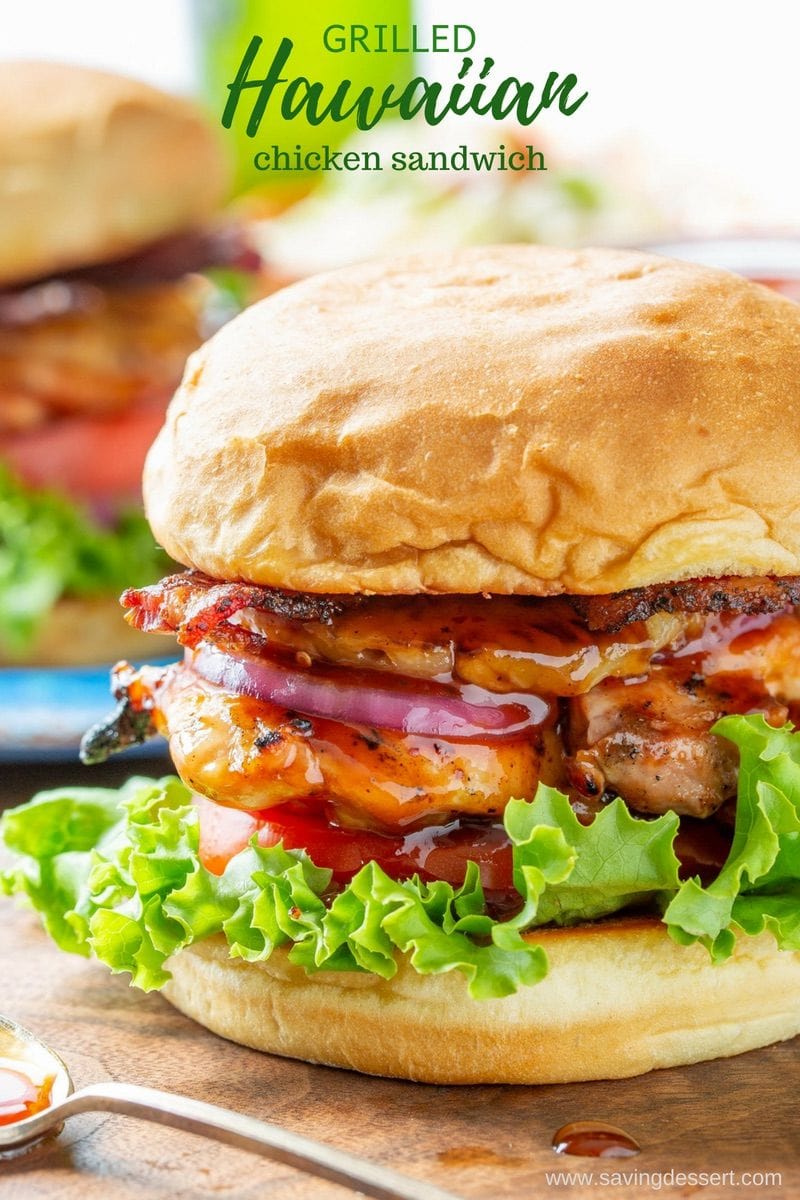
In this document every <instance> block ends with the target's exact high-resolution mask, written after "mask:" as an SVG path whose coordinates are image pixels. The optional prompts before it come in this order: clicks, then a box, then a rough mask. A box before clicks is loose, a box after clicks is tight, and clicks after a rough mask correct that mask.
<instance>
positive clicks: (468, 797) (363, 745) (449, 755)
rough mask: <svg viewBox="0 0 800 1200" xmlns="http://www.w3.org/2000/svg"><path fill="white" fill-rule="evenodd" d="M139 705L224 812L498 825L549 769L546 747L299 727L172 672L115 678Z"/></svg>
mask: <svg viewBox="0 0 800 1200" xmlns="http://www.w3.org/2000/svg"><path fill="white" fill-rule="evenodd" d="M118 679H120V680H122V681H123V689H124V690H126V692H127V694H128V695H130V696H132V697H133V703H134V706H135V707H136V708H138V709H140V710H143V711H144V712H146V713H148V714H151V716H152V720H153V721H154V723H155V728H156V729H157V730H158V731H159V732H162V733H164V734H165V735H166V736H167V737H168V738H169V742H170V752H171V754H172V757H173V760H174V762H175V766H176V767H177V769H178V772H179V773H180V775H181V778H182V779H183V780H184V782H185V783H186V784H188V786H189V787H191V788H193V789H194V790H195V791H197V792H200V793H201V794H202V795H204V796H207V797H209V799H211V800H214V801H216V802H217V803H219V804H226V805H229V806H230V807H234V808H242V809H266V808H271V807H273V806H274V805H277V804H285V803H286V802H287V801H290V800H301V801H308V802H309V803H311V804H312V805H324V806H325V807H326V809H328V810H329V811H331V812H332V813H334V814H335V817H336V820H337V821H338V822H339V823H341V824H354V825H359V826H367V827H370V828H374V829H396V828H403V827H407V826H409V825H415V824H420V823H421V824H431V823H434V824H437V823H442V821H443V820H444V819H446V818H447V817H448V816H449V814H451V813H459V814H462V815H469V816H494V817H495V818H499V816H500V814H501V813H502V810H503V808H504V807H505V805H506V803H507V801H508V800H509V799H510V798H511V797H512V796H519V795H532V794H533V792H535V790H536V786H537V783H538V781H539V777H540V771H541V769H542V767H543V766H544V767H545V768H547V766H548V758H547V751H548V747H547V746H546V743H545V740H544V738H541V737H540V738H539V739H536V740H532V739H518V740H516V741H511V742H503V743H498V744H495V745H492V746H488V745H480V744H476V743H472V742H461V743H457V742H452V741H448V740H447V739H444V738H426V737H419V736H415V735H412V734H402V733H397V732H394V731H392V730H385V729H383V730H377V729H367V728H362V727H358V726H353V725H345V724H342V723H341V722H338V721H329V720H326V719H323V718H319V717H305V716H302V715H300V714H298V713H293V712H287V710H286V709H282V708H278V707H276V706H275V705H273V704H269V703H266V702H264V701H261V700H254V699H252V698H250V697H247V696H238V695H235V694H232V693H230V692H227V691H225V689H224V688H221V687H218V686H216V685H215V684H212V683H209V682H208V681H207V680H205V679H202V678H201V677H200V676H199V675H197V674H196V672H194V671H193V670H192V669H191V668H190V667H188V666H186V665H184V664H180V663H179V664H176V665H175V666H173V667H169V668H166V669H165V670H164V671H162V672H161V674H160V675H159V676H156V675H154V674H153V670H152V668H144V670H143V671H142V672H138V673H137V672H133V673H131V670H130V668H127V667H124V668H121V669H120V668H118Z"/></svg>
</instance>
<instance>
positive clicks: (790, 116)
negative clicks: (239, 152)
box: [0, 0, 800, 226]
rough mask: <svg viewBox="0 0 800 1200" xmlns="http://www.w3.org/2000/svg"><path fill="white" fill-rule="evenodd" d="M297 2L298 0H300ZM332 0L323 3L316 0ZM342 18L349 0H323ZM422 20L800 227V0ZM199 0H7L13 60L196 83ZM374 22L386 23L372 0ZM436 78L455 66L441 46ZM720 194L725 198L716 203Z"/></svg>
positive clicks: (467, 13) (579, 146)
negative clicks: (560, 75)
mask: <svg viewBox="0 0 800 1200" xmlns="http://www.w3.org/2000/svg"><path fill="white" fill-rule="evenodd" d="M298 2H299V0H298ZM312 2H313V3H315V4H319V3H322V2H323V0H312ZM325 3H327V4H328V5H329V7H330V10H331V13H332V19H335V10H336V0H325ZM418 8H419V16H418V21H419V23H420V24H423V25H424V24H425V23H429V22H430V21H432V20H435V21H437V22H442V23H446V22H453V21H458V22H462V23H468V24H471V25H473V26H474V27H475V29H476V31H477V33H478V45H477V47H476V51H481V52H483V53H487V54H488V53H490V54H492V56H493V57H495V58H496V60H497V64H498V66H497V68H496V72H495V76H496V77H497V78H498V79H499V78H501V77H502V75H505V74H508V73H514V74H517V75H518V76H520V77H522V78H527V79H533V80H534V81H536V80H542V79H543V78H544V77H545V75H546V73H547V72H548V71H549V70H558V71H560V72H567V71H574V72H575V73H576V74H577V75H578V76H579V78H580V81H581V83H582V84H583V85H584V87H586V88H588V89H589V91H590V97H589V100H587V101H586V103H585V104H584V105H583V107H582V108H581V109H580V111H579V112H578V113H576V114H575V116H573V117H571V118H569V119H564V118H563V117H562V118H559V119H558V120H557V123H556V122H553V121H551V122H550V123H549V125H548V127H547V128H548V129H549V133H550V136H551V137H552V138H555V139H557V140H558V144H559V146H562V145H563V146H564V147H566V148H567V149H570V148H571V149H572V150H573V152H575V153H577V154H579V155H587V156H588V155H591V156H592V157H595V156H596V155H597V154H598V153H602V152H605V148H606V147H608V146H609V145H611V146H615V145H617V146H618V145H619V144H620V143H622V144H625V145H631V144H635V145H636V146H637V147H639V148H640V152H641V155H642V162H643V166H642V169H643V171H644V172H645V173H646V174H649V176H650V182H651V183H652V179H653V177H656V178H657V179H658V180H659V181H660V182H661V183H662V184H663V186H664V187H667V188H668V187H669V186H670V185H672V186H673V187H674V188H676V189H677V188H684V187H686V186H689V187H694V190H695V193H696V200H695V202H696V203H697V204H702V198H703V192H704V191H705V190H706V189H707V190H708V192H709V194H710V195H711V196H713V197H715V198H716V199H715V200H714V202H718V198H719V197H721V196H722V195H723V194H724V192H725V191H726V190H730V191H731V192H732V193H733V192H735V193H737V194H741V195H742V196H749V197H750V198H751V212H754V213H755V214H756V216H757V217H760V218H761V219H762V220H763V221H764V223H765V224H768V223H771V224H779V223H784V224H794V225H795V226H800V166H799V165H798V163H799V161H800V160H799V159H798V154H797V149H796V147H797V142H798V137H797V125H798V116H800V100H798V95H797V79H798V56H799V55H800V4H798V3H797V2H796V0H548V2H546V3H545V2H544V0H491V3H488V2H487V0H457V2H456V0H420V3H419V5H418ZM191 9H192V0H135V3H134V2H133V0H132V2H131V3H126V2H123V0H26V2H25V3H13V4H12V3H8V2H6V3H3V4H2V5H1V6H0V57H32V56H36V57H55V58H62V59H69V60H73V61H78V62H86V63H90V64H94V65H106V66H110V67H113V68H117V69H120V70H124V71H127V72H128V73H130V74H137V75H141V76H142V77H144V78H147V79H149V80H151V81H153V82H155V83H159V84H161V85H163V86H167V87H172V88H175V89H177V90H190V89H191V87H192V85H193V56H192V47H191V16H192V12H191ZM364 10H365V15H364V20H365V21H369V18H370V13H372V14H375V17H374V19H380V17H379V12H380V6H379V3H378V2H377V0H365V3H364ZM421 66H422V69H423V71H424V73H425V74H426V75H434V74H436V72H437V71H448V70H449V71H450V72H452V60H450V59H449V58H448V56H445V55H441V56H430V60H429V61H425V62H424V63H422V64H421ZM709 202H711V201H709Z"/></svg>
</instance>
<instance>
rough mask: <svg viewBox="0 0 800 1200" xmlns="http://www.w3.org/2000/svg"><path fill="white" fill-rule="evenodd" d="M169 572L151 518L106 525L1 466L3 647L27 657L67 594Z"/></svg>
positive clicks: (110, 591) (100, 590) (112, 592)
mask: <svg viewBox="0 0 800 1200" xmlns="http://www.w3.org/2000/svg"><path fill="white" fill-rule="evenodd" d="M168 568H169V559H168V558H167V556H166V555H165V554H164V552H163V551H162V550H160V549H159V548H158V547H157V546H156V544H155V542H154V541H153V535H152V533H151V532H150V529H149V527H148V525H147V522H146V520H145V517H144V514H143V513H142V512H140V511H138V510H137V509H133V508H130V509H128V510H126V511H123V512H120V514H119V515H118V517H117V519H116V522H115V524H114V526H113V528H109V529H107V528H104V527H103V526H101V525H100V524H98V523H97V522H96V521H95V520H94V518H93V517H92V516H91V514H90V513H89V512H87V511H85V510H83V509H82V508H81V507H80V506H79V505H78V504H76V503H75V502H73V501H72V500H69V499H67V497H65V496H62V495H59V494H58V493H57V492H54V491H48V490H43V489H36V488H28V487H26V486H25V485H24V484H23V483H21V482H20V481H19V480H17V479H16V478H14V476H13V475H11V474H10V473H9V472H8V470H7V469H6V468H5V467H3V466H2V465H0V650H2V651H3V652H4V654H5V656H7V657H12V658H14V657H17V656H19V657H24V654H25V651H26V650H27V649H28V647H29V646H30V645H31V643H32V642H33V641H34V639H35V637H36V634H37V632H38V631H39V629H40V628H41V626H42V624H43V623H44V621H45V620H46V618H47V616H48V614H49V612H50V610H51V609H52V607H53V605H54V604H56V603H57V601H58V600H60V599H61V597H62V596H78V597H92V596H117V595H118V594H119V593H120V592H121V591H122V590H123V588H125V587H130V586H136V585H138V584H144V583H150V582H152V581H153V580H155V579H158V578H159V577H160V576H161V575H163V574H164V572H165V570H167V569H168Z"/></svg>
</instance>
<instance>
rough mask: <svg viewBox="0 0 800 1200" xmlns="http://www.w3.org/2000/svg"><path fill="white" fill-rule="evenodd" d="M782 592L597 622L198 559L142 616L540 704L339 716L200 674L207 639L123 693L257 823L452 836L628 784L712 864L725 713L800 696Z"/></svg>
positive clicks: (334, 666) (150, 622) (262, 648)
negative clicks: (719, 725)
mask: <svg viewBox="0 0 800 1200" xmlns="http://www.w3.org/2000/svg"><path fill="white" fill-rule="evenodd" d="M767 583H769V581H767ZM676 586H677V585H676ZM781 594H782V593H781V592H780V590H776V589H775V588H774V587H771V586H770V587H767V586H766V584H765V587H764V589H763V595H764V596H766V597H767V599H766V600H765V601H764V604H763V605H762V608H761V610H759V605H758V603H757V602H756V601H754V600H753V596H757V595H758V589H757V588H756V589H755V590H754V587H753V586H752V585H751V586H750V587H749V590H748V592H747V596H748V597H750V598H749V599H748V600H747V603H746V604H739V608H740V609H742V608H745V610H746V611H733V610H730V611H711V612H706V613H703V612H696V611H693V610H692V606H691V604H690V605H689V606H688V607H689V611H681V608H680V605H679V604H676V603H674V602H673V601H674V597H673V600H671V601H670V605H671V606H672V607H673V609H674V610H675V611H669V612H665V611H658V610H656V611H651V612H649V614H648V615H647V616H646V617H645V619H642V620H627V621H625V622H623V624H622V626H621V627H620V628H619V629H617V630H615V631H610V632H595V631H592V630H590V629H589V628H588V621H587V619H586V617H585V615H584V614H583V613H582V612H581V610H580V605H577V604H574V603H573V602H572V601H571V600H570V599H569V598H565V597H561V598H554V599H529V598H521V597H493V598H484V597H481V596H467V597H460V596H447V597H445V596H442V597H421V596H415V597H394V598H388V597H376V598H368V599H361V598H349V597H328V598H325V597H299V596H297V595H292V594H291V593H280V592H278V591H276V590H275V589H269V588H266V589H265V588H257V587H255V586H254V585H237V584H233V585H222V584H217V583H216V582H215V581H212V580H207V579H205V578H204V577H202V576H198V575H194V574H192V573H189V574H187V575H184V576H176V577H173V578H172V579H171V580H166V581H164V582H163V583H162V584H161V585H157V587H156V588H150V589H143V590H141V591H137V592H131V593H129V594H128V595H127V597H126V602H127V603H128V604H129V605H130V608H131V613H132V620H133V623H134V624H137V625H138V626H140V627H146V628H149V629H152V630H161V631H163V632H176V633H177V634H178V637H179V639H180V640H182V641H183V642H184V643H185V644H186V645H187V646H188V647H191V648H193V649H194V650H196V649H197V648H198V647H199V648H200V649H202V647H204V646H208V645H211V646H214V647H216V648H217V649H218V650H219V651H220V653H222V654H227V655H229V656H231V659H232V660H234V661H235V660H236V659H237V656H238V659H239V660H241V659H247V658H249V659H250V660H258V661H260V662H262V663H270V664H272V667H273V668H274V667H275V666H276V665H277V666H278V667H281V668H282V669H283V670H285V671H286V672H293V673H295V674H298V673H299V675H300V676H301V677H302V676H304V675H305V676H307V677H308V678H309V679H311V678H316V677H318V676H321V677H324V678H326V679H328V678H333V679H334V680H339V681H341V683H342V686H344V683H345V681H347V680H348V679H349V680H351V681H352V680H357V681H358V683H359V686H360V687H364V688H367V689H370V688H371V689H372V690H373V691H375V692H376V693H379V692H380V689H381V688H382V687H387V686H389V684H391V683H397V682H399V681H402V682H403V686H404V687H405V688H407V689H408V688H414V687H415V686H416V687H417V688H418V689H419V690H420V695H421V696H423V697H424V696H425V695H426V691H425V690H426V689H429V690H430V689H433V688H439V689H442V690H444V691H445V692H447V693H448V694H450V693H452V694H453V695H454V696H460V695H462V694H463V689H464V688H466V687H469V688H471V689H472V692H471V695H472V696H473V698H474V696H476V695H477V696H479V697H483V698H484V699H485V698H489V699H490V700H491V698H492V697H493V698H494V702H495V703H497V704H502V703H503V702H505V701H508V700H509V699H513V701H514V702H515V703H524V702H525V698H526V696H527V697H528V698H529V700H530V703H531V705H533V701H534V698H535V700H536V704H537V707H536V709H535V712H536V719H535V720H533V719H532V720H531V722H530V723H529V725H528V727H527V728H525V729H523V730H521V731H519V732H517V733H512V734H509V735H508V736H496V735H493V736H480V735H474V736H470V737H465V738H457V737H456V738H453V737H449V738H445V737H441V736H423V735H421V734H419V733H408V732H402V731H401V730H397V729H389V728H381V727H376V726H375V725H374V724H364V723H363V722H359V721H357V720H354V719H353V716H352V714H350V713H348V712H347V711H343V712H342V713H341V717H340V718H339V719H331V717H330V715H326V716H320V715H319V714H315V713H314V712H304V711H301V706H300V705H298V706H297V707H296V708H294V707H287V706H286V705H285V704H284V705H279V704H276V703H274V702H272V701H271V700H270V699H269V698H268V697H264V696H254V695H245V694H241V692H240V691H236V690H232V689H231V688H230V687H226V686H224V685H221V684H220V683H219V682H214V681H211V680H209V679H208V678H204V677H203V676H202V674H201V673H199V672H198V670H196V669H195V665H196V662H197V661H199V660H195V659H193V658H192V654H191V653H190V654H189V656H188V658H187V661H186V662H184V663H181V664H176V665H175V666H173V667H170V668H168V669H167V670H166V671H165V672H161V673H155V672H152V670H151V671H150V673H149V674H147V675H146V676H142V675H141V674H139V675H136V674H134V673H131V672H130V670H129V669H128V670H123V671H122V672H121V673H120V675H119V676H118V679H119V683H118V694H119V695H120V697H121V699H122V702H123V705H124V704H125V703H128V704H129V705H131V704H132V706H133V708H134V709H135V710H136V711H137V712H139V713H142V712H144V713H146V714H147V715H148V719H149V720H150V721H151V723H152V725H153V726H155V727H156V728H158V729H159V730H160V731H162V732H164V733H165V734H166V736H167V737H168V738H169V741H170V748H171V751H172V754H173V758H174V760H175V763H176V766H177V768H178V770H179V772H180V774H181V776H182V777H183V778H184V780H185V782H186V783H187V784H188V785H189V786H190V787H191V788H192V789H193V790H194V791H195V792H196V793H197V794H198V795H201V796H204V797H207V798H208V799H210V800H212V801H214V802H216V804H218V805H223V806H231V807H234V808H237V809H240V810H246V811H247V812H249V813H250V814H252V815H253V817H254V818H255V819H256V821H264V822H269V820H270V818H271V816H272V815H273V814H277V815H278V816H280V817H281V818H282V815H283V814H286V813H287V812H289V813H295V814H296V813H298V812H301V813H305V814H307V817H308V818H309V819H320V820H324V822H326V823H327V825H328V826H331V827H335V828H341V829H343V830H345V829H346V830H348V831H351V832H352V831H354V830H362V831H370V832H371V835H374V836H379V837H380V836H382V837H384V838H386V839H391V838H397V837H400V836H402V837H407V836H409V834H413V833H414V832H415V831H419V832H420V836H422V831H424V830H426V829H427V830H429V831H430V834H431V837H432V838H433V841H432V842H431V845H438V843H437V842H436V841H435V839H436V838H437V837H443V836H444V835H443V834H442V832H441V831H442V830H443V829H444V830H446V831H447V837H448V838H450V837H452V836H453V826H452V823H453V822H454V821H455V822H456V823H457V827H456V832H457V831H458V830H459V829H463V828H464V827H465V826H464V823H465V822H466V825H467V826H468V827H474V826H475V824H476V823H477V825H478V826H481V827H483V828H484V829H487V830H488V829H490V828H494V827H495V826H496V825H497V823H498V822H499V820H500V818H501V816H502V811H503V809H504V807H505V804H506V803H507V801H508V800H509V799H510V798H511V797H512V796H523V797H531V796H532V795H533V794H534V792H535V790H536V786H537V784H538V783H539V782H544V783H547V784H551V785H553V786H557V787H559V788H561V789H562V790H565V791H567V793H568V794H569V795H570V797H571V799H572V802H573V806H574V808H575V810H576V812H577V813H578V815H579V817H580V818H581V819H582V820H584V821H588V820H591V818H592V815H593V814H594V812H596V811H597V809H598V808H599V806H600V805H602V804H603V803H605V802H606V801H607V800H608V799H610V798H612V797H613V796H615V795H621V796H622V797H623V798H624V800H625V802H626V804H627V805H628V806H629V807H630V808H631V809H632V810H634V811H635V812H638V813H640V814H644V815H648V814H657V813H662V812H665V811H668V810H673V811H675V812H677V813H679V814H680V815H681V817H682V818H683V820H682V825H681V839H682V845H683V849H684V852H685V858H686V859H687V861H689V862H690V863H692V864H694V866H695V867H696V868H697V870H698V871H699V873H701V874H703V873H704V872H705V873H706V874H707V873H708V872H709V871H710V870H711V869H712V867H713V864H714V862H717V865H718V863H719V862H721V861H722V860H723V859H724V852H725V848H726V846H727V844H728V840H729V839H728V833H727V829H728V826H729V823H730V822H729V815H728V814H729V808H730V801H731V800H732V798H733V797H734V795H735V791H736V772H737V763H736V758H735V751H734V749H733V747H731V746H730V745H729V744H728V743H727V742H725V741H724V740H723V739H720V738H717V737H716V736H715V735H714V734H712V733H711V732H710V731H711V727H712V726H713V724H714V723H715V721H716V720H717V719H718V718H719V717H720V716H722V715H724V714H726V713H731V712H734V713H741V712H754V711H755V712H761V713H763V714H764V715H765V717H766V719H767V720H768V721H770V722H771V723H774V724H781V723H783V722H784V721H785V720H786V719H787V717H789V716H791V715H792V714H793V712H794V706H795V704H796V703H797V701H798V698H800V697H799V695H798V683H797V680H798V679H799V678H800V620H799V619H798V616H797V613H796V611H795V609H794V608H793V607H792V606H791V605H790V604H789V603H787V602H785V601H784V603H783V605H779V604H778V603H777V600H776V597H777V598H779V597H780V596H781ZM694 595H695V596H696V595H697V589H696V588H695V592H694ZM693 603H695V601H692V604H693ZM764 608H766V609H767V611H764ZM747 610H750V611H747ZM415 681H416V683H415ZM717 814H719V816H717ZM276 819H277V818H276ZM304 819H306V818H304ZM705 829H708V831H709V833H708V836H702V835H701V833H700V832H699V831H703V830H705ZM459 836H461V835H459ZM493 836H496V835H493ZM397 853H399V851H398V852H397ZM420 853H422V852H421V851H420ZM387 854H388V850H387Z"/></svg>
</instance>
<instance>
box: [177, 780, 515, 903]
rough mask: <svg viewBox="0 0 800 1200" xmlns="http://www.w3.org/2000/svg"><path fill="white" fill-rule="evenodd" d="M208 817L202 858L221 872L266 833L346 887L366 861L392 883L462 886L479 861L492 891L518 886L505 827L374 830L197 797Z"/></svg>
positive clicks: (283, 809) (203, 819) (456, 824)
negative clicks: (413, 879)
mask: <svg viewBox="0 0 800 1200" xmlns="http://www.w3.org/2000/svg"><path fill="white" fill-rule="evenodd" d="M195 804H196V806H197V809H198V813H199V817H200V861H201V862H202V864H203V866H204V867H206V869H207V870H209V871H211V872H212V873H213V874H215V875H220V874H222V872H223V871H224V870H225V867H226V865H227V864H228V862H229V861H230V859H231V858H233V856H234V855H235V854H238V853H239V851H240V850H243V849H244V848H245V846H246V845H247V843H248V842H249V841H250V839H251V838H252V836H253V834H256V833H257V834H258V841H259V844H260V845H262V846H275V845H277V844H278V842H283V844H284V846H285V847H286V849H287V850H307V851H308V854H309V855H310V857H311V859H312V860H313V862H315V863H316V865H317V866H318V867H327V868H328V869H329V870H331V871H333V874H334V877H335V878H336V879H337V880H339V881H341V882H346V881H347V880H349V879H352V877H353V876H354V875H355V874H356V872H358V871H360V869H361V868H362V867H363V866H364V864H365V863H368V862H373V861H374V862H377V863H378V865H379V866H380V867H382V868H383V870H384V871H385V872H386V874H387V875H389V876H391V878H392V879H407V878H408V877H409V876H411V875H417V874H418V875H420V876H422V878H423V879H427V880H432V879H443V880H445V881H446V882H447V883H451V884H453V885H454V886H455V887H457V886H458V885H459V884H461V883H463V882H464V876H465V874H466V870H467V863H468V862H470V861H472V862H475V863H477V864H478V868H479V870H480V875H481V883H482V884H483V886H484V888H486V889H487V891H496V892H501V891H503V892H506V891H510V890H511V889H512V887H513V880H512V862H511V844H510V842H509V840H508V835H507V834H506V831H505V829H504V828H503V826H502V825H476V824H466V823H462V822H461V821H458V820H455V821H452V822H450V824H448V825H439V826H433V827H430V828H427V829H419V830H416V831H415V832H414V833H408V834H398V835H395V834H385V833H374V832H373V831H372V830H369V829H343V828H341V827H340V826H336V825H331V824H329V823H328V822H327V821H326V820H325V818H324V817H323V816H322V815H321V814H320V815H318V814H315V813H312V812H298V811H297V810H295V809H291V808H289V807H288V806H285V805H279V806H278V807H276V808H271V809H267V810H265V811H262V812H260V813H252V812H243V811H242V810H241V809H235V808H225V807H223V806H222V805H221V804H214V803H213V802H212V801H210V800H206V799H204V798H202V797H200V796H196V797H195Z"/></svg>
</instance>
